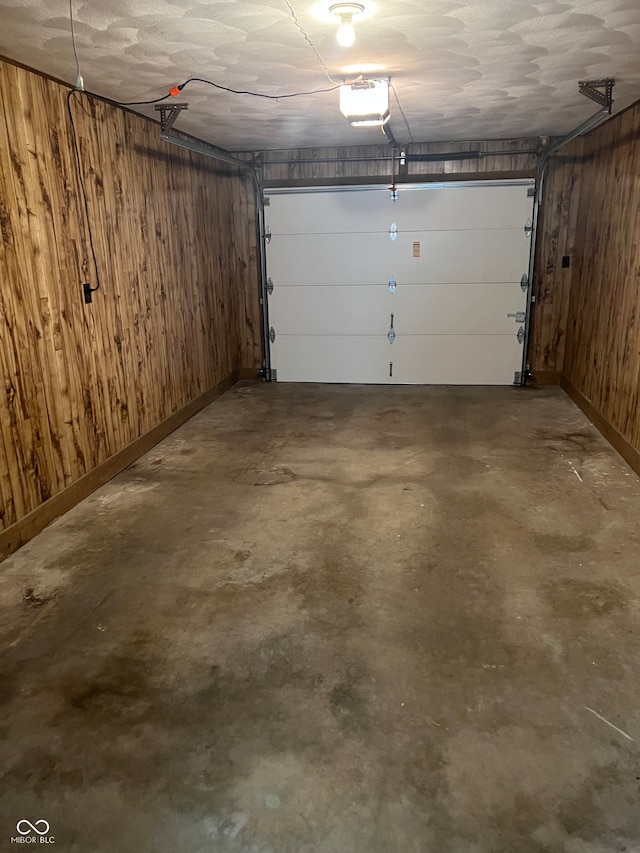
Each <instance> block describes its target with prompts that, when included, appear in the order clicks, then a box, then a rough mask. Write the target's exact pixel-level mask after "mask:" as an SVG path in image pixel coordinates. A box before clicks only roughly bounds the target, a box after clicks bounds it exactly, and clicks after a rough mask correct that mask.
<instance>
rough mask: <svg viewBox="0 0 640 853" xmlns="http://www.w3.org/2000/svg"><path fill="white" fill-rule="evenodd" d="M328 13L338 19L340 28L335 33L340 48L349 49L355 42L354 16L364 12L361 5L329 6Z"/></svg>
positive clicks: (343, 4) (342, 4) (339, 4)
mask: <svg viewBox="0 0 640 853" xmlns="http://www.w3.org/2000/svg"><path fill="white" fill-rule="evenodd" d="M329 11H330V12H331V14H332V15H335V16H336V17H337V18H340V26H339V27H338V32H337V33H336V39H337V42H338V44H339V45H341V46H342V47H351V45H352V44H353V43H354V41H355V40H356V31H355V30H354V29H353V24H352V21H353V17H354V15H361V14H362V13H363V12H364V6H363V5H362V3H334V4H333V6H329Z"/></svg>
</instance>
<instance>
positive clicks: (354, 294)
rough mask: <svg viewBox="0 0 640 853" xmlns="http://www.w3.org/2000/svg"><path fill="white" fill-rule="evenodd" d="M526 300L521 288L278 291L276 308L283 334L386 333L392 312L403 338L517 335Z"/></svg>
mask: <svg viewBox="0 0 640 853" xmlns="http://www.w3.org/2000/svg"><path fill="white" fill-rule="evenodd" d="M451 288H456V292H455V294H452V293H451ZM524 301H525V299H524V294H523V292H522V289H521V288H520V285H519V284H495V283H492V284H484V285H481V284H460V285H446V284H434V285H428V286H420V285H413V286H412V285H408V286H403V287H399V288H398V289H397V290H396V292H395V293H391V292H390V291H389V288H388V287H387V286H384V285H359V286H351V287H341V286H327V287H315V288H314V287H276V288H275V289H274V292H273V295H272V297H271V300H270V305H271V306H272V308H273V311H272V313H273V316H274V317H277V327H278V328H277V333H278V334H279V335H295V334H298V335H322V334H326V333H327V331H328V330H329V331H333V332H335V333H336V334H341V335H362V334H365V335H366V334H373V335H376V334H378V335H379V334H386V332H387V331H388V327H389V325H390V315H391V313H393V314H394V327H395V328H396V330H397V333H398V334H402V335H405V334H406V335H420V334H448V335H450V334H509V333H510V332H512V333H513V334H515V333H516V331H517V325H516V324H515V321H514V319H513V318H509V317H507V313H515V312H517V311H523V310H524ZM506 305H508V306H510V310H509V312H507V311H505V306H506Z"/></svg>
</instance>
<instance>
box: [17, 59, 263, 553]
mask: <svg viewBox="0 0 640 853" xmlns="http://www.w3.org/2000/svg"><path fill="white" fill-rule="evenodd" d="M0 91H1V92H2V102H1V104H0V117H1V118H0V236H1V242H0V365H1V370H2V376H3V388H2V391H0V555H2V554H3V553H7V552H9V551H11V550H13V549H14V548H15V547H16V545H18V544H20V542H21V541H23V540H24V538H25V536H26V534H25V533H24V531H22V532H20V531H18V533H16V525H19V523H20V522H21V520H23V519H25V518H26V517H31V516H32V514H33V513H34V512H37V511H38V508H39V507H42V506H44V505H47V502H49V501H51V500H53V499H54V498H55V497H56V496H57V495H60V494H61V493H62V492H64V491H65V490H67V489H69V487H71V486H72V484H74V483H75V482H77V481H79V480H80V479H82V478H83V477H86V476H87V474H88V473H89V472H91V471H92V470H95V469H96V468H99V467H100V466H102V465H104V464H105V463H106V462H107V461H108V460H109V459H111V458H114V457H115V456H116V455H117V454H118V453H120V452H122V451H123V448H126V447H128V446H129V447H130V446H132V443H134V442H136V440H139V439H140V437H141V436H145V435H147V434H151V432H152V431H153V430H154V429H155V430H157V428H158V425H159V424H162V423H168V420H167V419H171V418H172V417H173V418H174V419H175V418H176V413H180V412H181V411H182V410H185V407H188V406H190V405H191V406H193V402H194V401H196V400H198V399H200V398H201V397H202V395H206V393H207V392H210V391H211V389H214V388H216V387H217V386H218V385H220V383H224V382H228V381H229V379H230V378H231V377H233V376H237V375H238V372H239V371H241V370H243V369H250V370H252V371H255V372H257V370H258V368H259V366H260V364H261V358H262V356H261V345H260V318H259V301H258V271H257V263H256V245H257V241H256V237H257V232H256V207H255V194H254V190H253V186H252V182H251V181H250V180H249V178H247V177H245V176H244V173H240V172H238V170H235V169H234V168H233V167H229V166H226V165H224V164H221V163H218V162H216V161H214V160H210V159H208V158H205V157H202V156H200V155H195V154H191V153H189V152H187V151H184V150H181V149H176V148H171V147H170V146H168V145H167V144H166V143H163V142H161V141H160V140H159V128H158V126H157V125H156V124H155V123H153V122H149V121H147V120H144V119H142V118H140V117H139V116H135V115H133V114H131V113H128V112H126V111H124V110H122V109H118V108H116V107H114V106H112V105H109V104H106V103H104V102H101V101H99V100H97V99H93V98H91V97H89V96H85V95H74V96H73V98H72V101H71V107H72V110H73V115H74V117H75V122H76V127H77V133H78V144H79V150H80V156H81V162H82V172H83V175H84V179H85V185H86V190H87V197H88V199H87V203H88V210H89V216H90V221H91V224H92V231H93V236H94V243H95V252H96V257H97V264H98V268H99V275H100V289H99V290H98V291H97V292H96V293H94V294H93V303H92V304H90V305H85V304H84V300H83V292H82V283H83V282H85V281H88V282H90V283H91V285H92V286H95V284H96V274H95V272H94V268H93V263H92V260H91V254H90V250H89V246H88V239H87V238H88V231H87V224H86V219H85V215H84V210H83V206H82V201H81V190H80V185H79V181H78V175H77V169H76V164H75V161H74V155H73V141H72V136H71V131H70V124H69V120H68V117H67V112H66V110H67V105H66V94H67V90H66V89H65V88H64V87H63V86H61V85H59V84H58V83H56V82H53V81H51V80H48V79H45V78H43V77H41V76H39V75H37V74H34V73H31V72H29V71H27V70H25V69H23V68H19V67H16V66H14V65H12V64H10V63H6V62H0ZM176 425H177V424H176ZM112 473H115V472H112ZM49 520H50V519H49ZM37 527H38V525H37V524H36V525H35V526H33V525H32V528H33V530H34V531H35V532H37Z"/></svg>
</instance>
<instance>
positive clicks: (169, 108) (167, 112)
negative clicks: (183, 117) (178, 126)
mask: <svg viewBox="0 0 640 853" xmlns="http://www.w3.org/2000/svg"><path fill="white" fill-rule="evenodd" d="M188 109H189V104H156V110H157V111H158V112H159V113H160V129H161V130H162V131H163V132H164V131H165V130H170V129H171V128H172V127H173V125H174V123H175V120H176V119H177V118H178V116H179V115H180V113H181V112H182V110H188Z"/></svg>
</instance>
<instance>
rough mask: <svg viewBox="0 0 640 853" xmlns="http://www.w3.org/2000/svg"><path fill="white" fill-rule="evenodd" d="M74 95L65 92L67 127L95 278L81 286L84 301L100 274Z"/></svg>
mask: <svg viewBox="0 0 640 853" xmlns="http://www.w3.org/2000/svg"><path fill="white" fill-rule="evenodd" d="M74 95H78V96H79V97H82V93H81V92H80V91H79V90H78V89H69V91H68V92H67V113H68V115H69V125H70V127H71V139H72V141H73V152H74V155H75V161H76V171H77V173H78V180H79V182H80V190H81V192H82V204H83V208H84V215H85V220H86V223H87V234H88V236H89V246H90V248H91V258H92V260H93V269H94V272H95V276H96V284H95V287H91V285H90V284H89V283H88V282H85V283H84V284H83V288H84V292H85V301H91V300H90V294H91V292H92V291H94V290H97V289H98V288H99V287H100V272H99V270H98V260H97V258H96V250H95V246H94V242H93V229H92V228H91V217H90V216H89V201H88V199H87V188H86V185H85V181H84V175H83V174H82V159H81V157H80V146H79V144H78V134H77V132H76V123H75V121H74V118H73V110H72V109H71V99H72V98H73V96H74Z"/></svg>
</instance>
